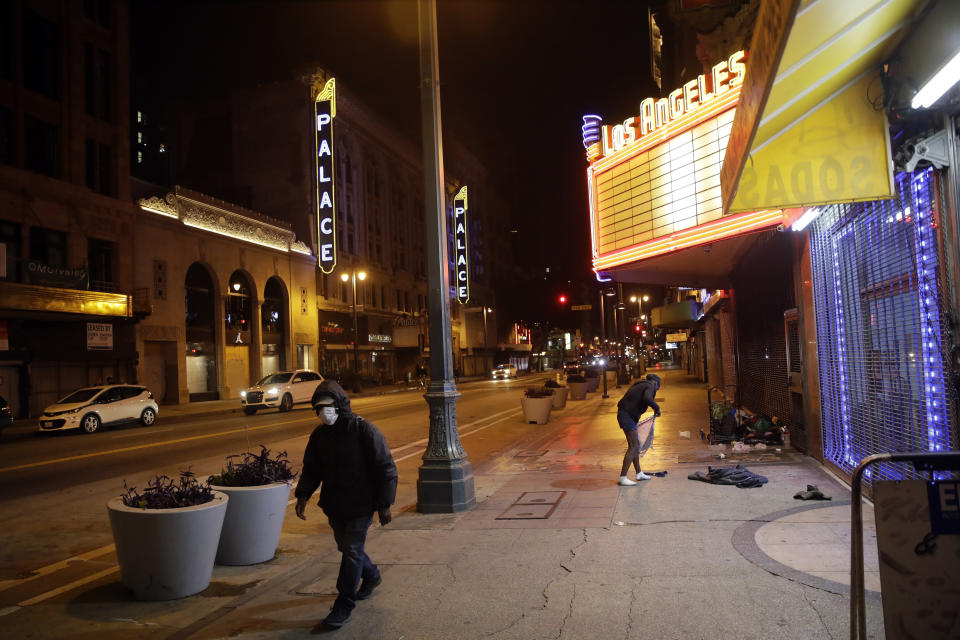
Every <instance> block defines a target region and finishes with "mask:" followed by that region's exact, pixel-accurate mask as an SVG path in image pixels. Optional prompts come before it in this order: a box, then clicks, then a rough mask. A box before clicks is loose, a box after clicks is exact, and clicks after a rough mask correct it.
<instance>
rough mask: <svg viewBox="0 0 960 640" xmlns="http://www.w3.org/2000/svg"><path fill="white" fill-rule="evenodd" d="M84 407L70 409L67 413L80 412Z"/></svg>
mask: <svg viewBox="0 0 960 640" xmlns="http://www.w3.org/2000/svg"><path fill="white" fill-rule="evenodd" d="M82 409H83V407H77V408H76V409H71V410H70V411H67V413H80V411H81V410H82Z"/></svg>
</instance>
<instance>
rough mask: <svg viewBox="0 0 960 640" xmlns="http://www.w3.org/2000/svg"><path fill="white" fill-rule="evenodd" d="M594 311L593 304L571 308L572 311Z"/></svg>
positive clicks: (576, 305)
mask: <svg viewBox="0 0 960 640" xmlns="http://www.w3.org/2000/svg"><path fill="white" fill-rule="evenodd" d="M590 309H593V305H592V304H575V305H573V306H571V307H570V311H590Z"/></svg>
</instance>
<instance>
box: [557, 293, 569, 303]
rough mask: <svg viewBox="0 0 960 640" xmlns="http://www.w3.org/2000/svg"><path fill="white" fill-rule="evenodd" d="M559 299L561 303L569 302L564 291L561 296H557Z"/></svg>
mask: <svg viewBox="0 0 960 640" xmlns="http://www.w3.org/2000/svg"><path fill="white" fill-rule="evenodd" d="M557 300H558V301H559V302H560V304H567V296H565V295H563V294H562V293H561V294H560V297H559V298H557Z"/></svg>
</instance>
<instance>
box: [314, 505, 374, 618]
mask: <svg viewBox="0 0 960 640" xmlns="http://www.w3.org/2000/svg"><path fill="white" fill-rule="evenodd" d="M327 520H328V521H329V522H330V528H331V529H333V538H334V539H335V540H336V541H337V549H339V550H340V553H342V554H343V557H342V558H341V559H340V575H339V576H338V577H337V592H338V593H339V594H340V595H338V596H337V601H336V603H334V606H340V607H345V608H347V609H353V608H354V607H355V606H356V604H357V587H359V586H360V580H361V578H362V579H364V580H369V579H371V578H376V577H377V576H379V575H380V570H379V569H377V565H375V564H373V562H371V561H370V557H369V556H368V555H367V554H366V552H365V551H364V550H363V545H364V543H365V542H366V540H367V529H369V528H370V525H371V523H373V514H370V515H369V516H363V517H360V518H343V519H340V518H330V517H327Z"/></svg>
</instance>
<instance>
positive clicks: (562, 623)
mask: <svg viewBox="0 0 960 640" xmlns="http://www.w3.org/2000/svg"><path fill="white" fill-rule="evenodd" d="M576 599H577V585H576V584H574V585H573V593H572V594H571V595H570V602H569V603H568V604H567V612H566V614H564V616H563V620H561V621H560V628H559V629H558V630H557V640H560V638H561V637H562V636H563V630H564V628H566V626H567V620H569V619H570V617H571V616H573V602H574V601H575V600H576Z"/></svg>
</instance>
